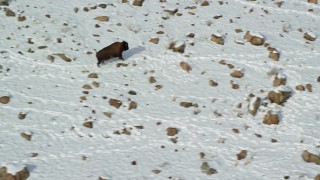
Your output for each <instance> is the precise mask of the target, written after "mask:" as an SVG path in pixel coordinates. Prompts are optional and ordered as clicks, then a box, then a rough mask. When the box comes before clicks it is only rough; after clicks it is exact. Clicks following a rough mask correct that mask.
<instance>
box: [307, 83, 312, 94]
mask: <svg viewBox="0 0 320 180" xmlns="http://www.w3.org/2000/svg"><path fill="white" fill-rule="evenodd" d="M306 88H307V90H308V91H309V92H312V84H306Z"/></svg>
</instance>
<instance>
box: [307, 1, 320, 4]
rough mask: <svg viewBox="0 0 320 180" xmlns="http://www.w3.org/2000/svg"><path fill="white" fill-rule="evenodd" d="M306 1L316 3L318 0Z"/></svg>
mask: <svg viewBox="0 0 320 180" xmlns="http://www.w3.org/2000/svg"><path fill="white" fill-rule="evenodd" d="M308 3H313V4H318V0H308Z"/></svg>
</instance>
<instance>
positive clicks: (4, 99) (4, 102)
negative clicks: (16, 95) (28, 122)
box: [0, 96, 10, 104]
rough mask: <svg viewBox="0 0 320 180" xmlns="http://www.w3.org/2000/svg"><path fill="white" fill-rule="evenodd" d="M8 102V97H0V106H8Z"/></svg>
mask: <svg viewBox="0 0 320 180" xmlns="http://www.w3.org/2000/svg"><path fill="white" fill-rule="evenodd" d="M9 102H10V97H9V96H2V97H0V103H2V104H8V103H9Z"/></svg>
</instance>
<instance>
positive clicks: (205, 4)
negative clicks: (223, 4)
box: [201, 1, 210, 6]
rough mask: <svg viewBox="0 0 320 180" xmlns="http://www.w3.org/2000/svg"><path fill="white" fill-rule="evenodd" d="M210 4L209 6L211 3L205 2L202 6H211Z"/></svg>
mask: <svg viewBox="0 0 320 180" xmlns="http://www.w3.org/2000/svg"><path fill="white" fill-rule="evenodd" d="M209 5H210V4H209V2H208V1H203V2H202V3H201V6H209Z"/></svg>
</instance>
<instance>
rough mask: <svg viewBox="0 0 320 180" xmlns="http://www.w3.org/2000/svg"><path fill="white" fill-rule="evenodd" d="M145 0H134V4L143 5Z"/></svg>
mask: <svg viewBox="0 0 320 180" xmlns="http://www.w3.org/2000/svg"><path fill="white" fill-rule="evenodd" d="M143 2H144V0H134V1H133V3H132V5H134V6H142V4H143Z"/></svg>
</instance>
